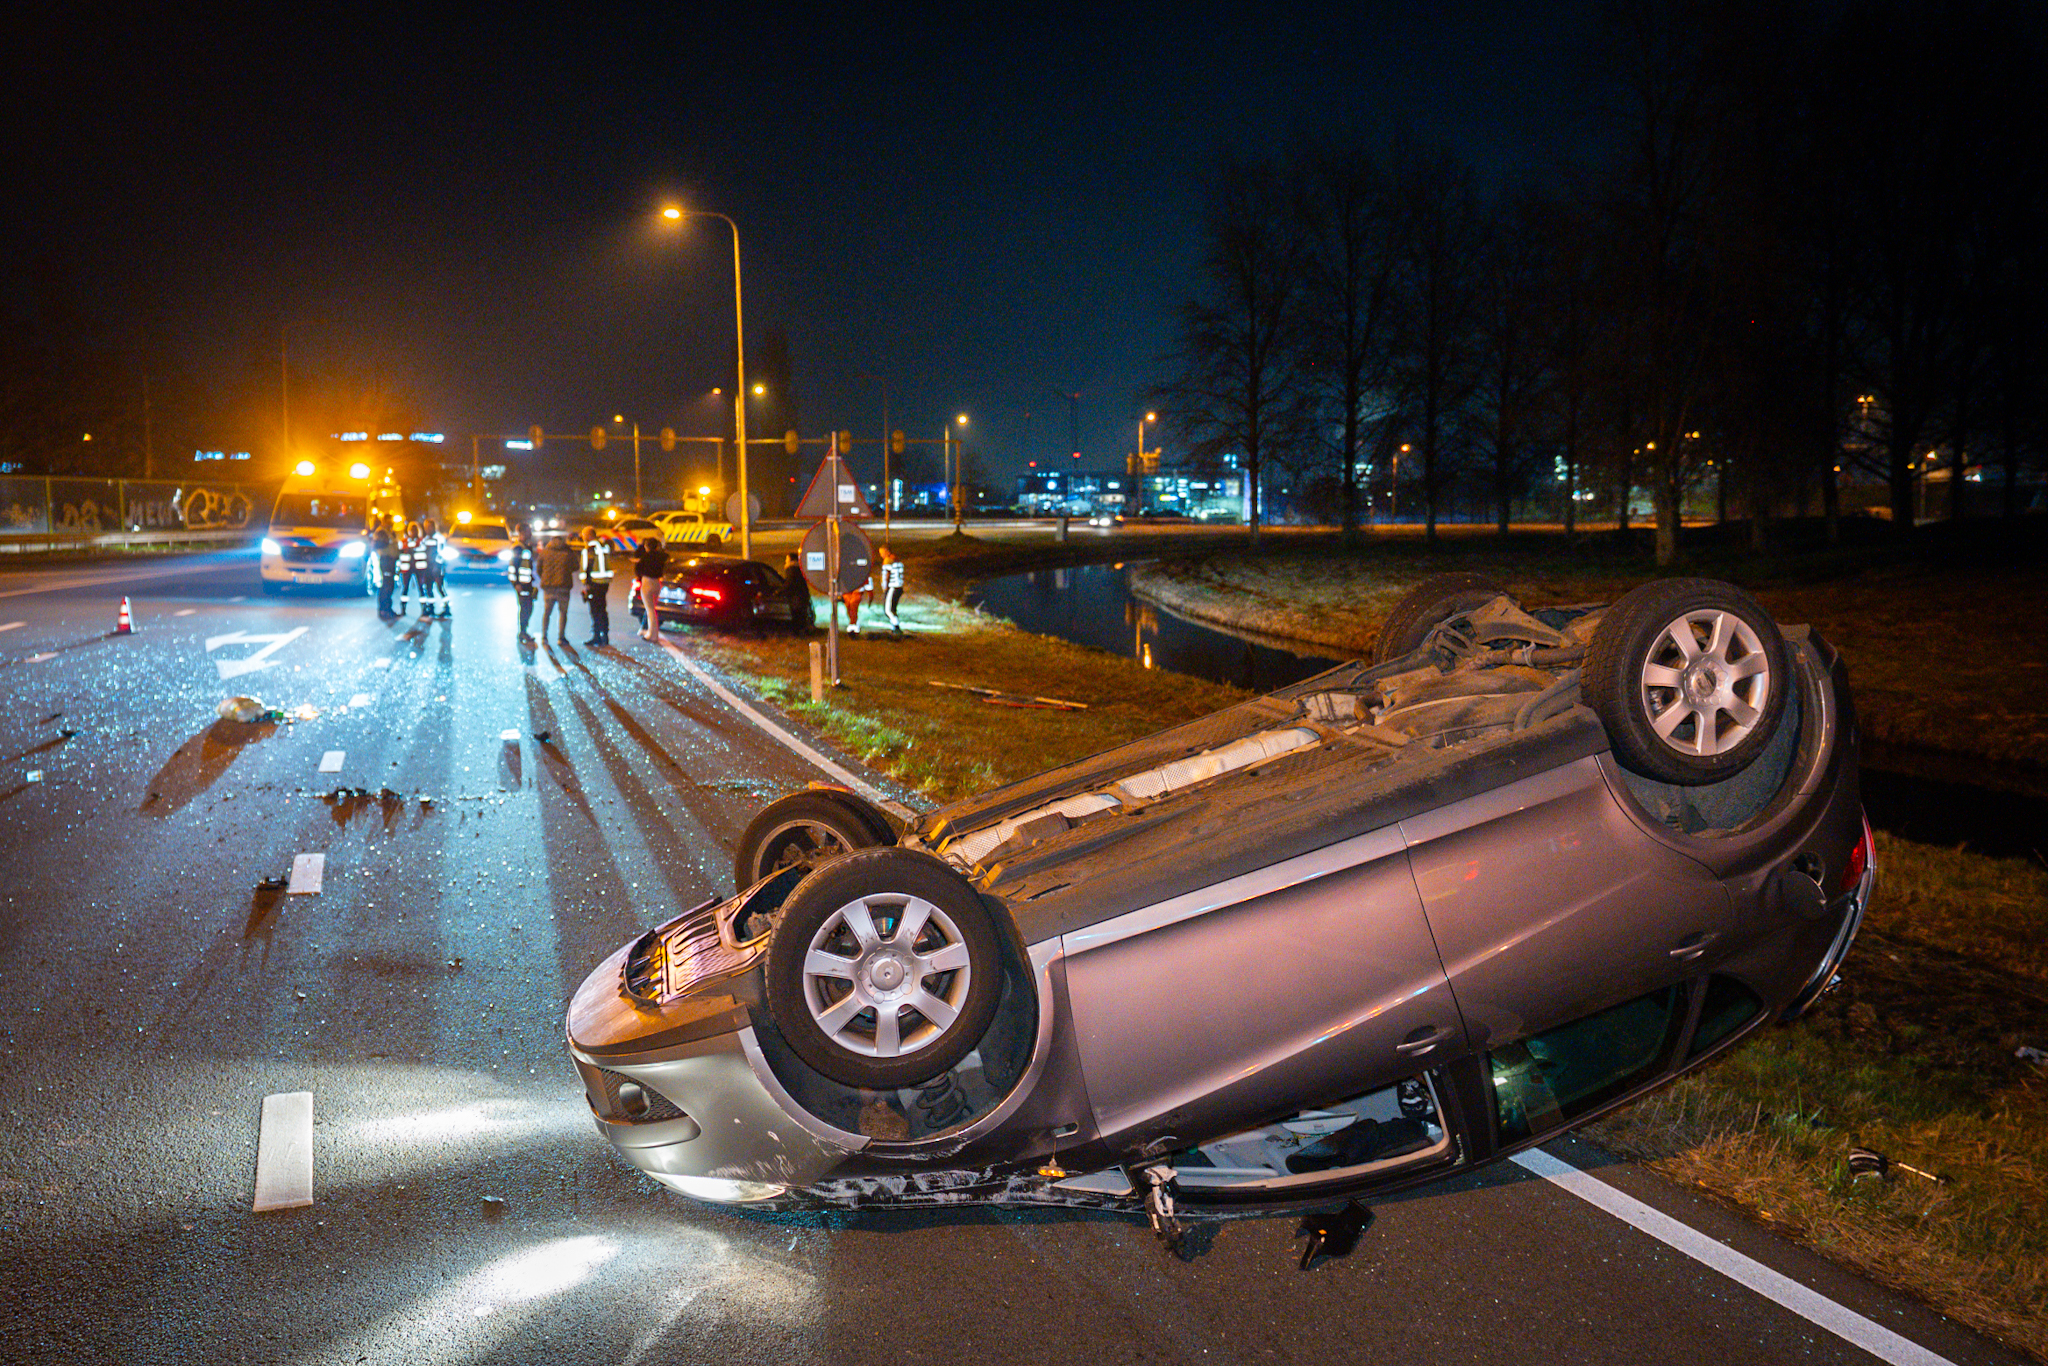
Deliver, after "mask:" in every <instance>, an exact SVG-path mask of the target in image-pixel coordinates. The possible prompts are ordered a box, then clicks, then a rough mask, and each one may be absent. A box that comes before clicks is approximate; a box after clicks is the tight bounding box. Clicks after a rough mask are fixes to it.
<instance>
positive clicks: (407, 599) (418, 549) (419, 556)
mask: <svg viewBox="0 0 2048 1366" xmlns="http://www.w3.org/2000/svg"><path fill="white" fill-rule="evenodd" d="M426 538H427V537H426V531H425V530H424V529H423V528H422V527H421V526H420V524H419V523H418V522H407V523H406V524H405V539H404V540H403V541H401V542H400V543H399V546H398V615H400V616H401V617H402V616H404V615H405V614H406V613H407V612H408V611H410V610H411V608H412V590H413V589H414V588H415V587H417V588H418V589H419V590H420V613H421V615H428V609H427V578H426V573H427V561H426V553H425V552H426Z"/></svg>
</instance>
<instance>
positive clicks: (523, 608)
mask: <svg viewBox="0 0 2048 1366" xmlns="http://www.w3.org/2000/svg"><path fill="white" fill-rule="evenodd" d="M505 578H506V580H507V581H508V582H510V583H511V585H512V591H513V593H514V594H516V595H517V596H518V598H519V643H520V644H521V645H531V644H533V637H532V636H530V635H528V634H527V631H526V628H527V627H528V626H531V625H532V624H533V600H534V598H535V597H537V596H539V594H540V576H539V573H538V566H537V565H535V563H534V553H533V528H532V527H530V526H528V525H527V524H526V523H524V522H521V523H519V524H518V525H516V526H514V527H513V528H512V558H511V559H510V560H509V561H507V562H506V565H505Z"/></svg>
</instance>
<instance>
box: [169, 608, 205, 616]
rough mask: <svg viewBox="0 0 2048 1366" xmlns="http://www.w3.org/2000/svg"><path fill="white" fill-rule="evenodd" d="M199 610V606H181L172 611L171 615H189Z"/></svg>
mask: <svg viewBox="0 0 2048 1366" xmlns="http://www.w3.org/2000/svg"><path fill="white" fill-rule="evenodd" d="M198 610H199V609H198V608H197V607H180V608H179V609H178V610H177V611H175V612H173V613H171V615H172V616H174V617H189V616H191V615H192V614H193V613H194V612H196V611H198Z"/></svg>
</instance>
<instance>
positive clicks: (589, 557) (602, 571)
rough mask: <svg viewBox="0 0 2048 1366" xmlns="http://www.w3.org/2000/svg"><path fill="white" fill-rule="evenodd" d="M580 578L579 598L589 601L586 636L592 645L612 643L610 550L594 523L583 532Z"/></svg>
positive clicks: (597, 646)
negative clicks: (581, 593)
mask: <svg viewBox="0 0 2048 1366" xmlns="http://www.w3.org/2000/svg"><path fill="white" fill-rule="evenodd" d="M577 572H578V573H579V574H580V575H581V576H582V578H583V600H584V601H585V602H587V603H589V604H590V639H588V640H586V641H584V642H583V643H584V644H585V645H589V646H592V647H593V648H600V647H604V646H608V645H610V644H611V643H612V604H611V591H612V561H611V550H610V549H609V548H608V547H607V546H606V545H605V543H604V537H603V536H602V535H601V534H600V533H599V532H598V530H597V529H596V528H595V527H592V528H591V529H590V530H589V531H587V532H585V533H584V540H583V559H582V563H580V564H579V565H578V566H577Z"/></svg>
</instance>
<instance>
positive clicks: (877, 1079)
mask: <svg viewBox="0 0 2048 1366" xmlns="http://www.w3.org/2000/svg"><path fill="white" fill-rule="evenodd" d="M765 979H766V985H767V997H768V1013H769V1016H770V1018H771V1019H773V1020H774V1022H775V1027H776V1028H777V1029H778V1030H780V1031H781V1032H782V1037H783V1038H784V1039H786V1040H787V1041H788V1043H789V1046H790V1048H791V1049H792V1050H793V1051H794V1052H795V1053H796V1055H797V1056H798V1057H800V1058H802V1059H803V1060H804V1061H805V1062H806V1063H809V1064H810V1065H811V1066H812V1067H813V1068H815V1069H817V1071H819V1072H821V1073H823V1074H824V1075H825V1076H827V1077H829V1078H831V1079H832V1080H833V1081H836V1082H839V1083H841V1084H842V1085H845V1086H854V1087H861V1088H864V1089H867V1090H876V1091H886V1090H893V1089H896V1088H899V1087H904V1086H912V1085H915V1084H917V1083H919V1082H922V1081H926V1080H929V1079H930V1078H932V1077H936V1076H938V1075H940V1074H941V1073H944V1072H946V1071H947V1070H949V1069H950V1068H952V1066H953V1065H954V1064H955V1063H957V1062H959V1061H960V1060H961V1059H962V1058H964V1057H966V1056H967V1055H968V1053H970V1052H971V1051H973V1049H974V1047H975V1045H976V1044H978V1043H980V1042H981V1037H982V1035H983V1034H985V1033H987V1031H988V1027H989V1024H990V1022H991V1021H992V1020H994V1018H995V1013H996V1006H997V1004H998V1002H999V1001H1000V1000H1001V997H1002V988H1003V966H1002V952H1001V941H1000V940H999V939H998V937H997V931H996V925H995V919H994V916H993V914H992V913H991V912H990V910H989V908H988V905H987V903H985V902H984V901H983V900H982V899H981V895H980V893H978V892H976V891H975V890H974V888H973V887H972V886H971V885H970V884H969V883H968V882H967V880H966V879H965V878H963V877H961V876H960V875H959V874H958V873H956V872H954V871H953V870H952V869H951V868H949V867H947V866H946V865H945V864H943V863H941V862H939V860H937V859H935V858H933V857H932V856H931V855H929V854H924V853H919V852H917V851H914V850H909V849H867V850H863V851H861V852H860V853H857V854H853V855H850V856H848V857H846V858H843V859H840V860H838V861H837V862H835V863H831V864H828V865H826V866H825V867H822V868H819V869H818V870H817V871H815V872H813V873H812V874H811V875H810V876H809V877H806V878H805V879H804V880H803V882H802V883H800V884H799V885H798V886H797V888H796V890H795V891H793V892H791V893H790V896H789V899H788V900H787V901H786V902H784V903H783V906H782V913H781V916H780V917H779V918H778V920H777V921H776V926H775V937H774V938H773V939H772V940H770V941H769V945H768V963H767V972H766V974H765Z"/></svg>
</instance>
